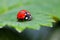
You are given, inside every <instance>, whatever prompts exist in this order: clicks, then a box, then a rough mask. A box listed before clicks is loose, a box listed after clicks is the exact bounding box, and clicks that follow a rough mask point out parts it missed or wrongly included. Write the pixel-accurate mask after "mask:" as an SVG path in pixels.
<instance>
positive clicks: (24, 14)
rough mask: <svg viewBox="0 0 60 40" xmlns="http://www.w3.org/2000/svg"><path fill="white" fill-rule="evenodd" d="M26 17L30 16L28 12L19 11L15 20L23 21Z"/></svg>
mask: <svg viewBox="0 0 60 40" xmlns="http://www.w3.org/2000/svg"><path fill="white" fill-rule="evenodd" d="M27 15H30V12H28V11H27V10H21V11H19V12H18V14H17V19H18V20H20V19H23V20H24V19H25V17H26V16H27Z"/></svg>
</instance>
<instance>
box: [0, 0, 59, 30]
mask: <svg viewBox="0 0 60 40" xmlns="http://www.w3.org/2000/svg"><path fill="white" fill-rule="evenodd" d="M22 9H26V10H28V11H30V13H31V15H32V17H33V19H32V20H31V21H26V22H17V18H16V15H17V13H18V11H20V10H22ZM59 14H60V0H31V1H30V0H0V27H2V26H4V25H11V26H13V27H15V28H16V29H17V30H18V31H23V30H24V29H25V28H32V29H37V30H38V29H40V25H41V24H42V25H45V26H52V21H53V20H52V18H51V16H57V17H60V15H59Z"/></svg>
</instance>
